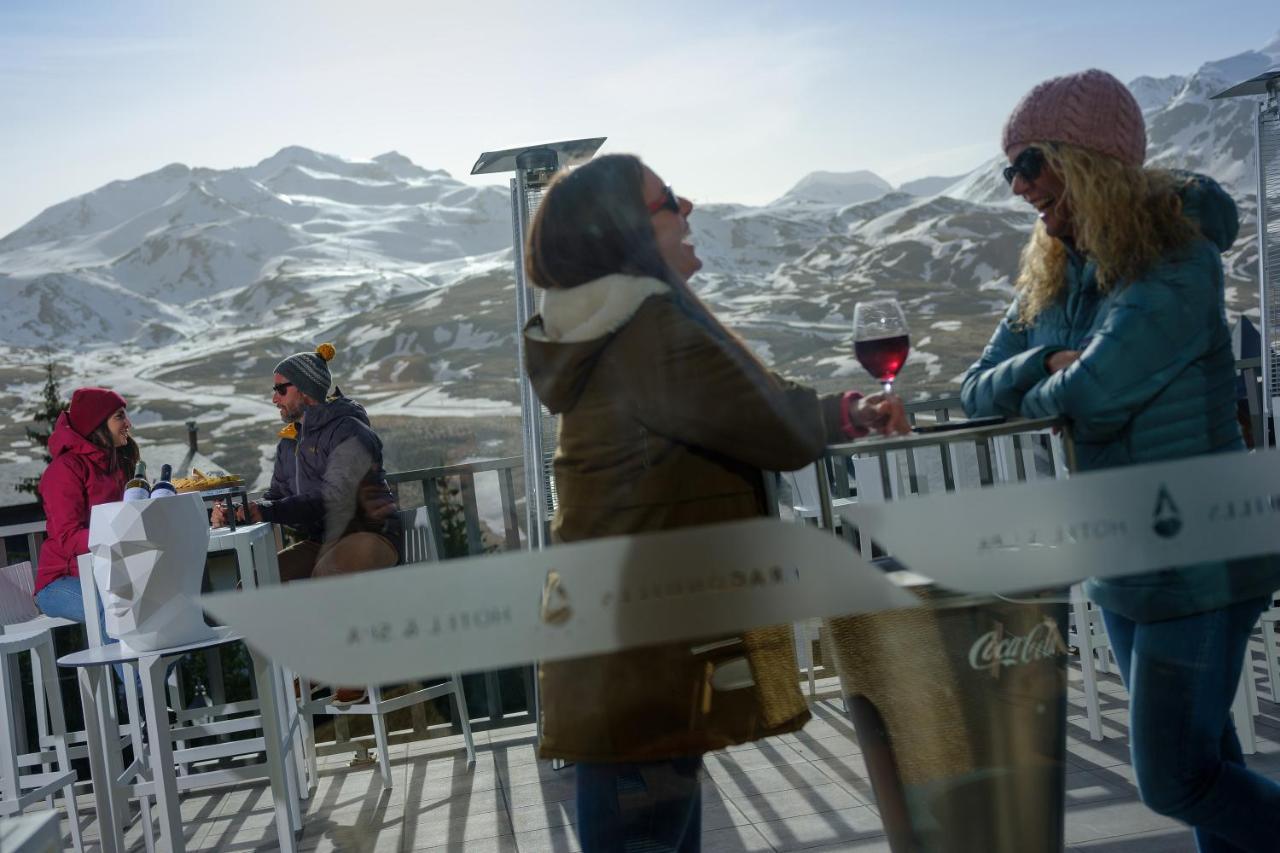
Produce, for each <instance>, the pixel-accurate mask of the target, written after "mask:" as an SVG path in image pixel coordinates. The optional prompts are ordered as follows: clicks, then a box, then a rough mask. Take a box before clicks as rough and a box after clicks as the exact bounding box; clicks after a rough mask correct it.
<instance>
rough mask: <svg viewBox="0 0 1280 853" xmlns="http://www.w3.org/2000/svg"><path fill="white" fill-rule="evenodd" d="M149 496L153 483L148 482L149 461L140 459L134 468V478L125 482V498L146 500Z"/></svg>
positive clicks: (128, 499) (127, 499)
mask: <svg viewBox="0 0 1280 853" xmlns="http://www.w3.org/2000/svg"><path fill="white" fill-rule="evenodd" d="M149 497H151V484H150V483H148V482H147V463H145V462H143V461H142V460H141V459H139V460H138V466H137V467H136V468H134V469H133V479H132V480H130V481H129V482H127V483H125V484H124V499H125V500H126V501H145V500H146V499H147V498H149Z"/></svg>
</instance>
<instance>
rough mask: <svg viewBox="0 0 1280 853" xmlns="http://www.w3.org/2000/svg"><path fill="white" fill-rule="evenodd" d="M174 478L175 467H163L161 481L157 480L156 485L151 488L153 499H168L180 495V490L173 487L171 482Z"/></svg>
mask: <svg viewBox="0 0 1280 853" xmlns="http://www.w3.org/2000/svg"><path fill="white" fill-rule="evenodd" d="M172 476H173V466H172V465H161V466H160V479H159V480H156V484H155V485H154V486H152V487H151V497H153V498H167V497H169V496H171V495H176V494H177V493H178V490H177V489H175V488H174V487H173V483H172V482H170V478H171V477H172Z"/></svg>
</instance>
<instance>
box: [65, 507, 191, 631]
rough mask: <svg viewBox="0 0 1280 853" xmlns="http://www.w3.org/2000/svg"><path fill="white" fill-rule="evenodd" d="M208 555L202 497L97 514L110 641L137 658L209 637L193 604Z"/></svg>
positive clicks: (98, 572)
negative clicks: (137, 656) (139, 653)
mask: <svg viewBox="0 0 1280 853" xmlns="http://www.w3.org/2000/svg"><path fill="white" fill-rule="evenodd" d="M208 550H209V522H208V519H207V518H206V516H205V512H204V502H203V501H202V500H201V499H200V496H199V495H198V494H187V495H175V496H172V497H165V498H152V499H150V500H141V501H130V502H128V503H125V502H117V503H107V504H99V505H98V506H95V507H94V508H93V511H92V513H91V514H90V517H89V552H90V553H91V554H92V556H93V578H94V581H95V582H96V583H97V586H98V594H99V595H101V596H102V604H103V609H104V611H105V613H106V629H107V634H108V635H110V636H112V637H115V638H116V639H118V640H119V641H120V644H121V645H122V646H124V647H125V648H127V649H129V650H130V651H134V652H149V651H156V650H157V649H165V648H172V647H174V646H181V645H185V644H187V643H196V642H200V641H201V640H207V639H209V638H210V637H212V636H213V631H212V629H210V628H209V626H208V625H206V624H205V622H204V611H203V610H201V609H200V606H199V605H198V604H197V603H196V598H197V596H199V595H200V580H201V578H202V576H203V575H204V563H205V557H206V555H207V553H208Z"/></svg>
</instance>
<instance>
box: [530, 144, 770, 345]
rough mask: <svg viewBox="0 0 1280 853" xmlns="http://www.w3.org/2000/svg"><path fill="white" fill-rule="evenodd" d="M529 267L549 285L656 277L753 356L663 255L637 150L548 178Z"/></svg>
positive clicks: (533, 275) (700, 318)
mask: <svg viewBox="0 0 1280 853" xmlns="http://www.w3.org/2000/svg"><path fill="white" fill-rule="evenodd" d="M525 269H526V270H528V273H529V280H530V281H532V282H533V284H534V285H535V286H537V287H541V288H545V289H553V288H559V289H569V288H573V287H578V286H579V285H583V284H587V283H588V282H592V281H595V280H596V279H599V278H603V277H604V276H607V275H612V274H614V273H622V274H625V275H634V276H648V277H650V278H656V279H659V280H660V281H664V282H666V283H667V284H668V285H670V286H671V294H672V298H673V299H674V300H675V302H676V304H677V305H679V306H680V307H681V308H683V309H684V311H685V312H686V313H687V314H688V315H689V316H690V317H692V318H693V319H694V320H696V321H697V322H699V323H701V324H702V325H703V326H704V327H706V328H707V329H708V330H710V331H711V332H712V333H713V334H714V335H715V336H716V337H717V338H721V339H728V340H731V341H733V342H734V343H735V344H736V345H738V346H742V347H743V348H744V349H746V351H747V353H748V354H749V355H750V356H751V357H752V358H755V355H754V353H752V352H751V350H750V349H749V348H747V347H746V346H745V344H743V342H742V341H741V340H740V339H739V338H738V336H737V335H735V334H733V333H732V332H731V331H729V330H728V329H726V328H725V327H724V326H723V325H722V324H721V323H720V321H719V320H717V319H716V318H715V316H714V315H713V314H712V313H711V311H710V309H708V308H707V306H706V305H705V304H704V303H703V302H702V300H701V299H699V298H698V297H697V295H696V294H695V293H694V292H693V290H692V289H691V288H690V287H689V285H688V284H687V283H686V282H685V281H684V279H682V278H681V277H680V276H679V275H677V274H676V273H675V271H674V270H672V269H671V268H670V267H669V266H668V265H667V262H666V261H665V260H663V258H662V252H661V250H659V248H658V240H657V237H656V236H655V234H654V232H653V219H652V215H651V214H650V213H649V209H648V207H647V206H646V205H645V202H644V164H643V163H642V162H641V161H640V158H639V157H636V156H635V155H633V154H606V155H605V156H603V157H597V158H596V159H594V160H591V161H589V162H587V163H584V164H583V165H581V166H578V167H576V168H573V169H566V170H564V171H561V172H560V173H559V174H557V175H556V176H555V177H554V178H552V179H551V183H550V184H549V185H548V187H547V191H546V193H545V194H544V195H543V197H542V203H541V204H540V205H539V207H538V212H537V213H536V214H535V215H534V217H533V223H532V224H531V225H530V227H529V239H528V241H527V242H526V244H525Z"/></svg>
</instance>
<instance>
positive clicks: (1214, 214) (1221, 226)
mask: <svg viewBox="0 0 1280 853" xmlns="http://www.w3.org/2000/svg"><path fill="white" fill-rule="evenodd" d="M1177 174H1178V176H1179V177H1181V178H1183V179H1184V181H1185V182H1184V183H1183V184H1182V186H1180V187H1179V189H1178V195H1179V196H1180V197H1181V198H1182V212H1183V213H1185V214H1186V215H1187V217H1188V218H1189V219H1191V220H1192V221H1193V222H1195V223H1196V225H1198V226H1200V233H1202V234H1204V236H1205V239H1207V240H1209V241H1210V242H1211V243H1213V244H1214V245H1215V246H1217V247H1218V251H1220V252H1225V251H1226V250H1227V249H1229V248H1231V244H1232V243H1234V242H1235V241H1236V237H1237V236H1238V235H1239V233H1240V216H1239V214H1238V213H1237V211H1236V203H1235V201H1233V200H1232V198H1231V196H1230V195H1228V194H1227V191H1226V190H1224V189H1223V188H1222V187H1221V186H1220V185H1219V184H1218V182H1217V181H1215V180H1214V179H1213V178H1210V177H1208V176H1206V175H1197V174H1194V173H1192V172H1180V173H1177Z"/></svg>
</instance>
